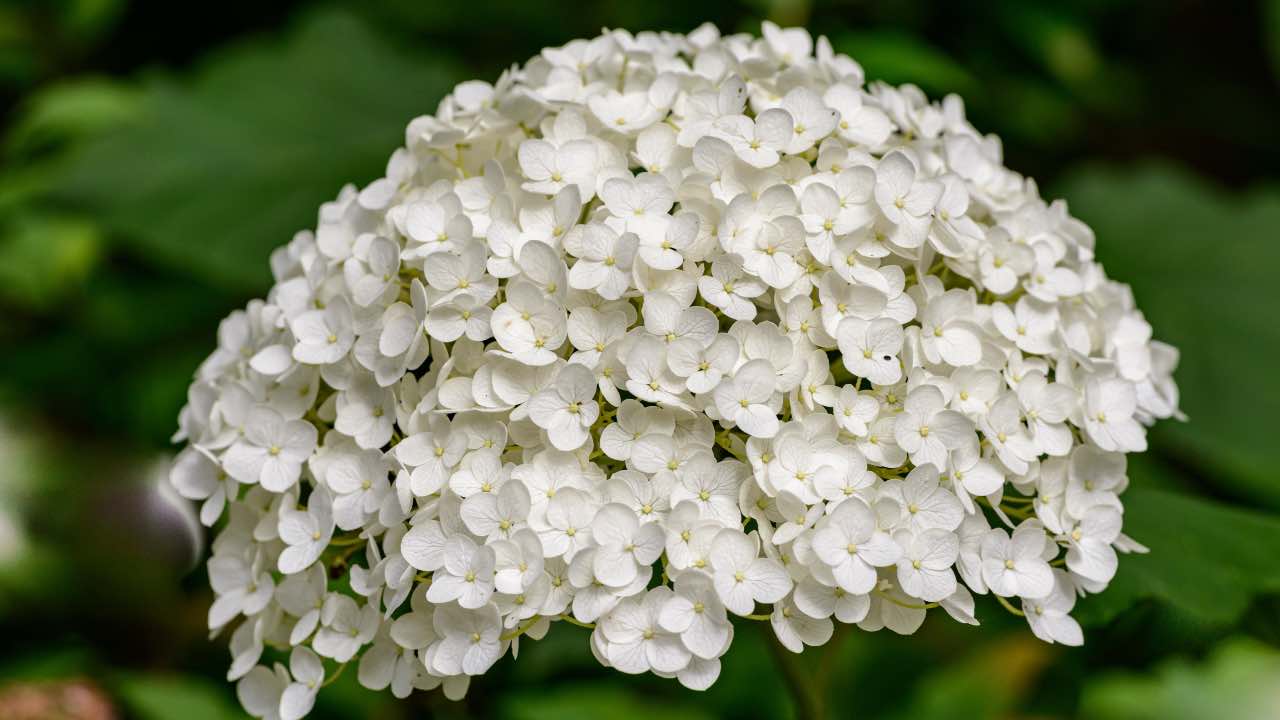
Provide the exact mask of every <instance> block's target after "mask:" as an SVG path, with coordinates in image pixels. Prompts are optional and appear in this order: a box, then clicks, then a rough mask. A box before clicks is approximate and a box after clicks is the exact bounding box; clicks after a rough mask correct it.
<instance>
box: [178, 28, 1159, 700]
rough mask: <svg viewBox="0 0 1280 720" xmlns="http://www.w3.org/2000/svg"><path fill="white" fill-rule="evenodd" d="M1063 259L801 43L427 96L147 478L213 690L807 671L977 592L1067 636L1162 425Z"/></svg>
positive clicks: (241, 326)
mask: <svg viewBox="0 0 1280 720" xmlns="http://www.w3.org/2000/svg"><path fill="white" fill-rule="evenodd" d="M1093 244H1094V238H1093V235H1092V233H1091V232H1090V230H1089V228H1088V227H1086V226H1085V225H1084V224H1082V223H1081V222H1079V221H1077V220H1075V219H1073V218H1072V217H1071V216H1070V215H1068V214H1067V209H1066V206H1065V205H1064V204H1063V203H1062V202H1060V201H1057V202H1053V203H1049V204H1046V203H1045V201H1043V200H1042V199H1041V198H1040V197H1039V195H1038V193H1037V190H1036V186H1035V184H1034V183H1033V182H1032V181H1030V180H1028V179H1026V178H1023V177H1021V176H1019V175H1017V174H1016V173H1014V172H1012V171H1010V170H1008V169H1006V168H1005V167H1003V165H1002V162H1001V149H1000V144H999V141H998V140H997V139H996V138H994V137H991V136H983V135H980V134H979V133H978V132H977V131H976V130H974V129H973V127H972V126H971V125H970V124H969V123H968V122H967V121H966V120H965V117H964V112H963V108H962V106H961V102H960V100H959V99H958V98H956V97H948V98H946V99H945V100H944V101H943V102H941V103H930V102H929V101H927V100H926V98H925V97H924V96H923V94H922V93H921V92H920V91H919V90H918V89H917V88H915V87H912V86H905V87H899V88H895V87H890V86H887V85H883V84H873V85H871V86H869V87H864V84H863V72H862V70H861V68H860V67H859V66H858V65H857V64H856V63H855V62H854V61H853V60H851V59H849V58H848V57H845V56H843V55H836V54H834V53H833V52H832V49H831V46H830V44H829V43H828V42H827V41H826V40H825V38H819V39H818V40H817V42H816V47H815V43H814V41H813V40H812V39H811V37H810V36H809V34H808V33H806V32H805V31H804V30H798V29H780V28H778V27H776V26H774V25H772V24H769V23H765V25H764V37H763V38H753V37H751V36H748V35H732V36H721V35H720V33H719V32H718V31H717V30H716V29H715V28H714V27H711V26H703V27H701V28H699V29H697V30H695V31H694V32H692V33H690V34H689V35H687V36H682V35H673V34H655V33H640V34H637V35H632V34H629V33H627V32H624V31H609V32H606V33H605V34H603V35H601V36H600V37H597V38H595V39H593V40H577V41H574V42H571V43H569V44H568V45H566V46H564V47H562V48H549V49H547V50H544V51H543V52H542V53H541V54H540V55H539V56H538V57H536V58H534V59H532V60H530V61H529V63H528V64H526V65H525V66H524V67H518V68H513V69H511V70H510V71H508V72H507V73H505V74H504V75H503V76H502V77H501V78H500V79H499V80H498V82H497V83H496V84H493V85H490V84H487V83H483V82H467V83H463V84H461V85H459V86H458V87H457V88H456V89H455V90H454V92H453V93H452V94H451V95H449V96H448V97H446V98H445V99H444V100H443V101H442V102H441V104H440V106H439V108H438V110H437V112H436V114H435V115H434V116H424V117H420V118H417V119H415V120H414V121H413V122H412V123H410V125H409V127H408V131H407V133H406V144H405V147H404V148H401V149H399V150H397V151H396V152H395V153H394V154H393V156H392V157H391V160H390V162H389V164H388V166H387V172H386V177H384V178H382V179H379V180H376V181H374V182H373V183H371V184H370V185H369V186H368V187H365V188H364V189H363V190H359V191H357V190H356V189H355V188H352V187H348V188H346V189H344V190H343V191H342V193H341V194H340V196H339V197H338V199H337V200H335V201H333V202H331V203H328V204H326V205H325V206H324V207H323V208H321V210H320V216H319V224H318V228H317V229H316V231H315V232H314V233H312V232H302V233H299V234H298V235H297V236H296V237H295V238H294V240H293V241H292V242H291V243H290V244H289V245H288V246H287V247H284V248H281V249H279V250H278V251H276V252H275V253H274V254H273V256H272V258H271V267H272V270H273V272H274V275H275V278H276V285H275V287H274V288H272V290H271V292H270V294H269V295H268V297H267V299H266V301H265V302H263V301H254V302H252V303H250V305H249V307H248V308H247V309H246V310H245V311H243V312H236V313H234V314H233V315H232V316H231V317H229V318H227V320H226V321H224V323H223V324H222V326H221V328H220V330H219V336H218V340H219V346H218V349H217V351H216V352H214V353H213V355H212V356H211V357H210V358H209V359H208V360H207V361H206V362H205V363H204V364H203V365H202V366H201V368H200V370H199V372H198V376H197V378H196V381H195V383H194V384H193V385H192V387H191V390H190V395H189V402H188V404H187V406H186V408H185V409H184V411H183V413H182V415H181V421H180V422H181V430H180V432H179V436H178V437H179V439H185V440H186V441H187V442H188V445H187V447H186V449H184V450H183V451H182V453H181V454H180V455H179V457H178V459H177V461H176V463H175V466H174V468H173V472H172V480H173V482H174V484H175V485H176V486H177V488H178V489H179V490H180V491H181V492H182V493H183V494H184V495H185V496H186V497H188V498H192V499H196V500H202V501H203V503H204V504H203V508H202V511H201V516H202V519H203V521H204V522H205V523H206V524H208V525H213V524H215V523H218V524H219V527H220V530H219V533H218V536H217V539H216V541H215V542H214V545H213V557H212V559H211V560H210V561H209V564H208V568H209V575H210V579H211V582H212V586H213V589H214V591H215V593H216V594H217V600H216V602H215V603H214V604H213V606H212V608H211V609H210V611H209V626H210V628H211V629H212V630H213V631H214V632H215V633H217V632H219V631H222V630H224V629H232V628H234V631H233V632H231V637H230V645H231V652H232V655H233V663H232V667H231V671H230V674H229V677H230V679H231V680H238V681H239V692H240V696H241V700H242V701H243V703H244V705H245V707H246V709H247V710H248V711H249V712H250V713H252V714H253V715H255V716H257V717H267V718H285V719H286V720H292V719H295V718H299V717H302V716H303V715H305V714H306V712H307V711H308V710H309V709H310V707H311V704H312V702H313V700H314V697H315V694H316V691H317V689H318V688H319V687H320V686H321V685H323V684H324V682H325V675H326V671H325V667H326V665H325V661H326V660H327V661H330V667H331V668H334V667H338V666H345V664H346V663H349V662H356V663H358V674H359V679H360V682H361V683H363V684H364V685H365V686H367V687H369V688H374V689H382V688H387V687H390V688H391V691H392V692H393V693H394V694H395V695H396V696H405V695H407V694H408V693H410V692H411V691H412V690H414V689H430V688H434V687H437V686H443V688H444V692H445V693H446V694H447V695H449V696H450V697H459V696H461V695H462V694H463V693H464V692H465V691H466V688H467V686H468V681H469V678H470V677H471V676H474V675H479V674H481V673H484V672H485V671H486V670H488V669H489V668H490V667H491V666H492V665H493V664H494V663H495V662H496V661H497V660H498V659H499V658H500V657H502V656H503V655H505V654H506V653H508V652H510V653H511V654H512V655H514V654H515V653H516V651H517V650H518V645H519V642H520V638H521V637H522V636H525V635H528V636H530V637H532V638H539V637H541V636H542V635H543V634H544V633H545V632H547V630H548V628H549V627H550V626H551V625H552V624H554V623H557V622H561V621H564V622H568V623H572V624H575V625H583V626H587V627H591V628H593V630H592V632H591V633H590V646H591V649H592V651H593V652H594V654H595V656H596V657H597V658H598V659H599V661H600V662H601V663H603V664H604V665H607V666H612V667H614V668H617V669H618V670H620V671H622V672H627V673H641V672H652V673H655V674H657V675H660V676H663V677H675V678H678V680H679V681H680V682H681V683H683V684H684V685H686V686H689V687H691V688H705V687H707V686H709V685H710V684H711V683H712V682H713V681H714V680H715V679H716V677H717V675H718V673H719V670H720V659H719V658H720V657H721V656H722V655H724V654H725V652H726V651H727V650H728V648H729V646H730V644H731V641H732V638H733V632H734V625H733V624H732V623H731V622H730V620H731V619H732V618H733V617H734V616H738V617H743V618H747V619H751V620H762V621H766V622H769V623H771V625H772V629H773V631H774V632H775V633H776V635H777V638H778V640H779V641H780V642H781V643H782V644H783V645H785V646H786V647H787V648H788V649H790V650H792V651H795V652H800V651H801V650H802V649H803V647H804V646H806V645H820V644H823V643H824V642H826V641H827V640H828V638H830V637H831V635H832V631H833V619H834V620H835V621H838V622H841V623H852V624H856V625H858V626H859V627H860V628H862V629H864V630H867V631H874V630H879V629H880V628H884V627H887V628H889V629H890V630H893V631H895V632H898V633H911V632H914V631H915V630H916V629H917V628H918V627H920V624H921V623H922V622H923V621H924V618H925V615H926V614H927V611H928V610H929V609H931V608H935V607H940V608H941V609H942V610H943V611H944V612H946V613H947V614H949V615H950V616H951V617H953V618H955V619H956V620H958V621H960V622H964V623H971V624H976V622H977V621H976V620H975V619H974V597H973V594H974V593H977V594H985V593H988V592H990V593H992V594H994V595H995V596H996V597H997V598H999V599H1000V601H1001V603H1002V604H1004V605H1005V606H1006V607H1007V608H1009V609H1010V610H1011V611H1015V612H1021V613H1025V615H1026V618H1027V620H1028V621H1029V623H1030V626H1031V630H1032V631H1033V632H1034V633H1035V634H1036V635H1037V636H1039V637H1041V638H1042V639H1044V640H1046V641H1050V642H1061V643H1067V644H1076V643H1079V642H1081V631H1080V627H1079V626H1078V625H1077V624H1076V622H1075V621H1074V620H1072V619H1071V617H1070V616H1069V614H1068V613H1069V612H1070V611H1071V609H1072V607H1073V605H1074V603H1075V601H1076V598H1077V597H1078V596H1080V595H1083V594H1085V593H1087V592H1096V591H1098V590H1100V589H1102V588H1103V587H1105V586H1106V584H1107V583H1108V581H1109V580H1110V579H1111V577H1112V575H1113V574H1114V573H1115V571H1116V564H1117V563H1116V551H1117V550H1121V551H1126V550H1142V547H1141V546H1140V545H1138V544H1137V543H1135V542H1134V541H1132V540H1130V539H1128V538H1126V537H1125V536H1124V535H1123V534H1122V533H1121V519H1122V511H1123V507H1122V505H1121V502H1120V494H1121V493H1122V491H1123V490H1124V489H1125V486H1126V483H1127V479H1126V475H1125V453H1128V452H1138V451H1142V450H1144V449H1145V447H1146V440H1145V429H1144V425H1146V424H1150V423H1151V422H1153V421H1154V419H1156V418H1164V417H1168V416H1171V415H1176V414H1177V412H1178V411H1177V389H1176V386H1175V385H1174V382H1173V380H1172V378H1171V373H1172V371H1173V369H1174V366H1175V365H1176V363H1177V353H1176V351H1175V350H1174V349H1173V348H1171V347H1169V346H1167V345H1164V344H1161V343H1158V342H1155V341H1153V340H1152V339H1151V335H1152V333H1151V327H1150V326H1149V325H1148V324H1147V322H1146V321H1145V320H1144V319H1143V316H1142V314H1141V312H1139V311H1138V310H1137V308H1136V307H1135V305H1134V302H1133V298H1132V296H1131V293H1130V291H1129V288H1128V287H1127V286H1125V285H1123V284H1120V283H1117V282H1114V281H1112V280H1110V279H1108V278H1107V277H1106V275H1105V273H1104V272H1103V269H1102V267H1101V266H1100V265H1099V264H1098V263H1097V262H1096V261H1095V260H1094V255H1093ZM223 517H226V519H225V520H224V521H220V518H223ZM1015 602H1016V603H1017V604H1018V606H1020V609H1019V607H1015V605H1014V604H1013V603H1015ZM267 647H270V648H272V649H273V652H275V653H283V652H285V651H289V650H290V649H291V654H290V655H289V658H288V663H287V665H286V664H285V663H282V662H275V663H274V664H273V665H271V666H268V665H266V664H260V663H265V662H266V661H264V660H263V659H262V656H263V653H264V648H267ZM280 657H283V655H280ZM331 672H332V670H331Z"/></svg>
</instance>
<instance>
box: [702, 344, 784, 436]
mask: <svg viewBox="0 0 1280 720" xmlns="http://www.w3.org/2000/svg"><path fill="white" fill-rule="evenodd" d="M776 377H777V376H776V373H775V372H774V369H773V367H772V366H771V365H770V364H769V363H768V361H765V360H752V361H751V362H748V363H747V364H745V365H743V366H742V367H740V368H738V370H737V371H736V372H735V373H734V374H733V377H731V378H728V379H725V380H723V381H721V382H720V383H719V384H718V385H716V388H715V391H714V397H715V404H716V410H717V411H718V412H719V413H720V416H721V417H722V418H724V419H725V420H726V421H728V422H732V423H733V424H735V425H737V426H738V427H740V428H742V431H743V432H745V433H747V434H748V435H751V436H752V437H760V438H771V437H773V436H774V435H777V434H778V416H777V415H776V414H775V412H774V410H773V407H772V406H771V404H770V403H771V401H772V399H773V389H774V385H775V383H776Z"/></svg>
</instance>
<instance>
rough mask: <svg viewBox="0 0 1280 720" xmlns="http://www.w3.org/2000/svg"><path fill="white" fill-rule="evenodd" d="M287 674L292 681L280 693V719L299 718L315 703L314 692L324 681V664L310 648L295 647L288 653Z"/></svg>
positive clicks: (290, 719)
mask: <svg viewBox="0 0 1280 720" xmlns="http://www.w3.org/2000/svg"><path fill="white" fill-rule="evenodd" d="M289 674H290V675H292V676H293V682H291V683H289V685H288V687H286V688H285V689H284V692H283V693H281V695H280V720H299V718H303V717H306V715H307V713H309V712H311V708H312V707H313V706H314V705H315V703H316V693H318V692H320V685H321V683H323V682H324V664H323V663H321V662H320V657H319V656H318V655H316V654H315V652H313V651H312V650H311V649H310V648H308V647H305V646H300V647H295V648H294V649H293V651H292V652H290V653H289Z"/></svg>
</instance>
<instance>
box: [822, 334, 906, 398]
mask: <svg viewBox="0 0 1280 720" xmlns="http://www.w3.org/2000/svg"><path fill="white" fill-rule="evenodd" d="M903 338H904V335H903V333H902V326H901V325H899V324H898V323H896V322H894V321H893V320H890V319H889V318H878V319H876V320H872V321H871V322H867V321H865V320H861V319H859V318H855V317H848V318H845V319H843V320H841V321H840V326H839V331H838V333H837V340H839V343H840V355H841V358H842V359H843V360H844V366H845V367H846V368H848V369H849V372H851V373H853V374H854V375H857V376H858V377H860V378H866V379H867V380H869V381H871V382H873V383H875V384H876V385H892V384H894V383H896V382H898V380H899V379H901V378H902V364H901V363H900V362H899V361H898V353H899V352H901V351H902V341H903Z"/></svg>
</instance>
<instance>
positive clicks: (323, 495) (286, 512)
mask: <svg viewBox="0 0 1280 720" xmlns="http://www.w3.org/2000/svg"><path fill="white" fill-rule="evenodd" d="M286 497H287V496H286ZM333 529H334V523H333V499H332V498H331V497H330V495H329V491H328V490H325V489H324V488H322V487H317V488H316V489H315V490H313V491H312V492H311V497H310V498H309V499H308V500H307V509H306V510H295V509H293V508H291V507H290V508H282V509H281V510H280V523H279V527H278V530H277V531H278V532H279V534H280V539H281V540H283V541H284V543H285V545H286V547H285V549H284V551H283V552H281V553H280V560H279V562H278V563H277V564H278V566H279V569H280V572H282V573H284V574H285V575H292V574H294V573H299V572H302V571H303V570H306V569H307V568H309V567H311V565H312V564H314V563H315V562H316V561H317V560H319V559H320V555H321V554H322V553H324V551H325V548H327V547H329V540H331V539H332V538H333Z"/></svg>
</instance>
